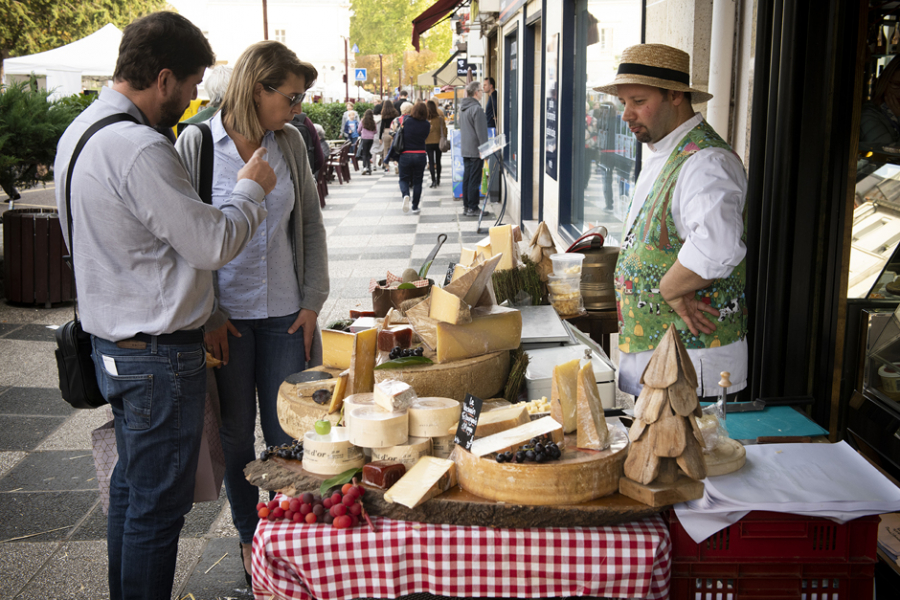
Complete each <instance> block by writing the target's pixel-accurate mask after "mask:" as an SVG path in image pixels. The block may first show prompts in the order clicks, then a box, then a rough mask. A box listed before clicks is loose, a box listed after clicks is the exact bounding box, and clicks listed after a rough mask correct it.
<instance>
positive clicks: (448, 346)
mask: <svg viewBox="0 0 900 600" xmlns="http://www.w3.org/2000/svg"><path fill="white" fill-rule="evenodd" d="M436 330H437V357H436V362H438V363H446V362H452V361H455V360H462V359H465V358H471V357H473V356H480V355H482V354H489V353H491V352H499V351H501V350H514V349H515V348H518V347H519V344H520V343H521V341H522V313H520V312H519V311H517V310H515V309H512V308H506V307H503V306H497V305H494V306H484V307H478V308H474V309H472V322H471V323H466V324H465V325H451V324H450V323H441V322H438V324H437V327H436Z"/></svg>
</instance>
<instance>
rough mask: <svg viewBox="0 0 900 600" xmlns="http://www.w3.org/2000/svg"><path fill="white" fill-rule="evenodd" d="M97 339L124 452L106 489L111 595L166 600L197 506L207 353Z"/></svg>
mask: <svg viewBox="0 0 900 600" xmlns="http://www.w3.org/2000/svg"><path fill="white" fill-rule="evenodd" d="M154 339H155V338H154ZM92 342H93V348H94V353H93V357H94V365H95V369H96V372H97V381H98V383H99V385H100V390H101V391H102V392H103V395H104V397H105V398H106V399H107V400H108V401H109V403H110V405H111V406H112V411H113V415H114V416H115V429H116V446H117V449H118V453H119V461H118V463H117V464H116V468H115V470H114V471H113V474H112V478H111V480H110V485H109V518H108V528H107V552H108V554H109V593H110V598H111V599H112V600H120V599H125V598H129V599H131V598H141V599H147V600H150V599H153V600H168V599H169V598H171V596H172V583H173V580H174V577H175V559H176V556H177V554H178V536H179V534H180V533H181V528H182V526H183V525H184V516H185V515H186V514H187V513H188V512H189V511H190V510H191V506H192V504H193V501H194V477H195V474H196V472H197V457H198V455H199V452H200V436H201V435H202V433H203V410H204V405H205V402H206V351H205V349H204V348H203V344H201V343H194V344H184V345H171V346H170V345H157V344H156V343H148V344H147V347H146V348H145V349H127V348H120V347H118V346H117V345H116V343H115V342H110V341H107V340H104V339H100V338H98V337H93V336H92Z"/></svg>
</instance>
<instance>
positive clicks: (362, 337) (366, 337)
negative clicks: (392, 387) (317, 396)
mask: <svg viewBox="0 0 900 600" xmlns="http://www.w3.org/2000/svg"><path fill="white" fill-rule="evenodd" d="M377 346H378V330H377V329H366V330H365V331H360V332H359V333H357V334H356V344H355V345H354V348H353V356H352V357H351V359H350V365H349V368H350V380H349V381H348V385H347V387H348V389H349V392H350V393H351V394H360V393H362V392H371V391H372V390H373V388H374V386H375V354H376V353H375V350H376V348H377Z"/></svg>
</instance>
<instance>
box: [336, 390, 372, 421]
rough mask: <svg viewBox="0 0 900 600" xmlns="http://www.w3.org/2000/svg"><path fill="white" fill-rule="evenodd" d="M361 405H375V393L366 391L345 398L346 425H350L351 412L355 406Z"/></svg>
mask: <svg viewBox="0 0 900 600" xmlns="http://www.w3.org/2000/svg"><path fill="white" fill-rule="evenodd" d="M361 406H375V394H373V393H372V392H366V393H363V394H353V395H352V396H347V397H346V398H344V407H343V408H344V427H349V425H348V424H349V423H350V419H351V416H350V415H351V414H352V413H353V409H354V408H359V407H361Z"/></svg>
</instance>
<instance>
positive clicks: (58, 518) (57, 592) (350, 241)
mask: <svg viewBox="0 0 900 600" xmlns="http://www.w3.org/2000/svg"><path fill="white" fill-rule="evenodd" d="M443 163H444V169H443V172H444V174H445V181H446V182H445V183H442V185H441V187H440V188H438V189H436V190H430V189H427V188H426V189H425V190H423V197H422V203H421V207H420V208H421V209H422V213H421V214H420V215H417V216H413V215H409V214H404V213H403V212H402V210H401V201H400V192H399V188H398V186H397V176H396V175H386V174H383V173H381V172H379V173H376V174H374V175H372V176H362V175H361V174H360V173H359V172H354V173H353V174H352V181H351V182H350V183H348V184H345V185H343V186H341V185H338V184H337V183H335V184H334V185H331V186H329V189H330V192H331V193H330V195H329V196H328V198H327V199H326V201H327V206H326V208H325V209H324V211H323V213H324V218H325V226H326V228H327V232H328V251H329V272H330V274H331V295H330V298H329V300H328V301H327V302H326V304H325V307H324V308H323V310H322V314H321V315H319V323H320V324H322V325H324V324H325V323H326V322H328V321H331V320H333V319H336V318H340V317H345V316H347V315H348V311H349V310H350V309H351V308H355V307H361V308H364V309H370V308H371V296H370V295H369V294H368V284H369V280H370V279H371V278H372V277H378V278H383V277H384V275H385V272H386V271H387V270H388V269H390V270H391V271H393V272H395V273H397V274H400V273H402V271H403V269H405V268H406V267H413V268H416V269H418V268H419V267H420V266H421V263H422V262H423V260H424V258H425V257H426V255H427V254H428V252H429V251H430V250H431V248H432V247H433V246H434V244H435V241H436V238H437V235H438V234H440V233H446V234H447V236H448V239H447V242H446V243H445V244H444V246H443V248H442V249H441V251H440V253H439V254H438V256H437V258H436V259H435V262H434V264H433V265H432V267H431V271H430V275H431V276H432V278H434V279H439V278H440V277H441V276H442V275H443V274H444V273H445V272H446V270H447V267H448V265H449V263H450V262H451V261H455V260H456V259H457V258H458V257H459V253H460V249H461V247H462V245H463V244H466V245H468V246H474V244H475V242H476V241H478V240H480V239H481V238H483V237H484V236H485V235H486V231H487V227H488V226H490V225H492V224H493V222H486V223H484V224H483V227H484V230H483V231H484V232H485V233H481V234H479V233H476V232H475V228H476V222H477V219H474V218H463V217H461V212H462V202H459V201H454V200H452V198H451V197H450V183H449V180H450V172H449V171H450V169H449V166H450V159H449V156H447V155H445V156H444V161H443ZM425 179H426V182H427V181H429V176H428V173H427V171H426V173H425ZM426 185H427V183H426ZM27 198H28V201H29V203H32V204H35V203H36V204H46V205H48V206H53V201H52V195H51V194H50V193H47V192H40V193H37V192H36V193H35V194H33V195H29V196H28V197H27ZM2 200H5V197H0V201H2ZM4 204H5V203H4ZM494 206H495V207H496V206H498V205H494ZM507 222H509V219H508V218H507ZM71 318H72V306H71V304H68V305H64V306H59V307H54V308H50V309H44V308H34V307H23V306H11V305H9V304H8V303H7V302H6V301H5V300H3V301H2V302H0V598H35V599H37V598H40V599H46V598H78V599H82V598H84V599H95V598H108V597H109V594H108V591H107V584H106V568H107V561H106V542H105V538H106V519H105V515H104V514H103V512H102V509H101V506H100V500H99V494H98V492H97V490H96V479H95V476H96V475H95V471H94V462H93V457H92V454H91V439H90V434H91V430H93V429H95V428H96V427H99V426H100V425H102V424H103V423H104V422H105V421H106V414H105V413H106V411H105V409H99V410H92V411H75V410H72V409H70V408H69V407H68V405H67V404H65V403H64V402H63V401H62V400H61V399H60V397H59V390H58V387H57V386H58V381H57V375H56V362H55V359H54V356H53V350H54V348H55V343H54V341H53V330H52V329H50V328H49V327H48V326H56V325H61V324H63V323H65V322H66V321H68V320H69V319H71ZM257 428H258V424H257ZM260 437H261V436H260V435H259V434H257V439H258V440H259V439H260ZM189 594H190V595H192V596H193V598H195V599H196V600H201V599H209V600H212V599H215V598H222V599H224V598H240V599H243V598H250V597H252V595H251V594H250V592H249V590H248V589H247V586H246V584H245V583H244V577H243V569H242V566H241V563H240V555H239V553H238V542H237V534H236V531H235V530H234V528H233V527H232V525H231V514H230V510H229V508H228V503H227V501H226V500H225V492H224V489H223V491H222V493H221V498H220V500H219V501H218V502H215V503H212V502H208V503H201V504H197V505H195V506H194V509H193V510H192V511H191V513H190V514H189V515H188V516H187V520H186V523H185V527H184V530H183V531H182V535H181V543H180V547H179V555H178V569H177V574H176V580H175V588H174V592H173V598H185V597H190V596H189Z"/></svg>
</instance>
